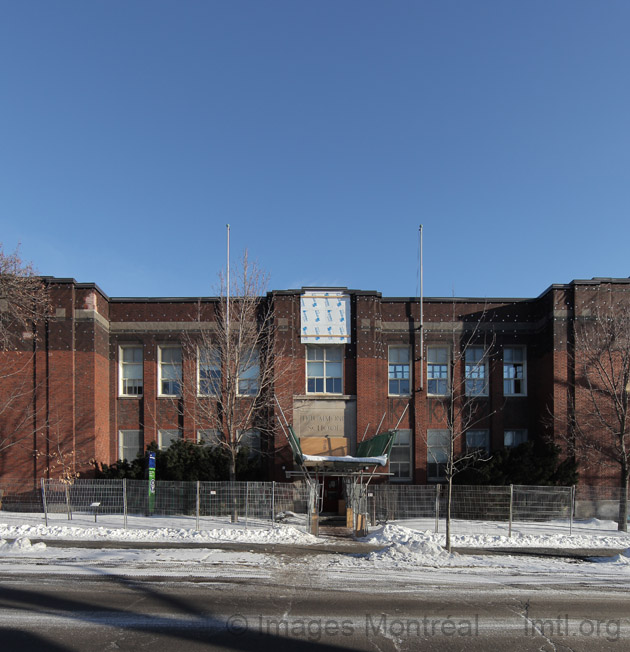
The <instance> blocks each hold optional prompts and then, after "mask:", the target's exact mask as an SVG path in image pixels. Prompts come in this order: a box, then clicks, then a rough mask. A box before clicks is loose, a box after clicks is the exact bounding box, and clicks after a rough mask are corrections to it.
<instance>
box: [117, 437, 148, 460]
mask: <svg viewBox="0 0 630 652" xmlns="http://www.w3.org/2000/svg"><path fill="white" fill-rule="evenodd" d="M143 452H144V437H143V434H142V430H120V431H119V432H118V459H120V460H127V461H128V462H133V460H135V459H136V457H138V455H141V454H142V453H143Z"/></svg>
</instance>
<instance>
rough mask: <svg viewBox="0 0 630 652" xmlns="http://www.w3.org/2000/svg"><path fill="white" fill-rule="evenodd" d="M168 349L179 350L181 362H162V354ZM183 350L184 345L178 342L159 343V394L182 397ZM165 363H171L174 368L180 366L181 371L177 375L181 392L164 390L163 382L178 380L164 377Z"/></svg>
mask: <svg viewBox="0 0 630 652" xmlns="http://www.w3.org/2000/svg"><path fill="white" fill-rule="evenodd" d="M167 350H178V351H179V355H180V360H181V361H180V362H179V363H177V364H174V363H172V362H162V355H163V353H164V351H167ZM183 362H184V360H183V351H182V347H181V346H179V345H178V344H159V345H158V396H167V397H180V396H181V395H182V368H183ZM165 365H170V366H172V367H173V368H175V369H177V368H178V367H179V373H178V374H177V376H178V377H179V378H178V380H179V392H177V393H164V392H163V391H162V389H163V384H162V383H163V382H177V381H176V380H175V381H174V380H173V379H171V378H163V377H162V375H163V369H164V366H165Z"/></svg>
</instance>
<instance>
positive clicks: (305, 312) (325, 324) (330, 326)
mask: <svg viewBox="0 0 630 652" xmlns="http://www.w3.org/2000/svg"><path fill="white" fill-rule="evenodd" d="M300 308H301V312H302V324H301V326H302V329H301V334H302V342H303V343H306V344H348V343H349V342H350V323H349V321H350V297H349V296H348V295H347V294H344V293H343V292H335V291H332V292H327V291H325V290H319V291H310V292H304V294H302V297H301V299H300Z"/></svg>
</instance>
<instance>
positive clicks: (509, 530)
mask: <svg viewBox="0 0 630 652" xmlns="http://www.w3.org/2000/svg"><path fill="white" fill-rule="evenodd" d="M513 509H514V485H513V484H511V485H510V518H509V520H510V523H509V526H508V538H510V539H511V538H512V517H513V513H512V512H513Z"/></svg>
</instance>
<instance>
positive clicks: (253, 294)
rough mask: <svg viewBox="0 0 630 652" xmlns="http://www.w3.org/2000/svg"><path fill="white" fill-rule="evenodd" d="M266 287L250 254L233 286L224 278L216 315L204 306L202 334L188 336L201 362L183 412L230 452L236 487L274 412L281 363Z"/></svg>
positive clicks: (189, 382) (190, 378)
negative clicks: (242, 454) (247, 450)
mask: <svg viewBox="0 0 630 652" xmlns="http://www.w3.org/2000/svg"><path fill="white" fill-rule="evenodd" d="M266 287H267V277H266V275H265V274H264V273H263V272H262V271H261V270H260V269H259V268H258V267H257V266H256V264H254V263H251V262H250V261H249V260H248V258H247V254H245V256H244V258H243V261H242V264H241V265H240V267H239V268H238V269H237V270H231V275H230V280H229V286H228V280H227V278H225V277H221V287H220V298H219V301H218V303H216V304H213V306H214V309H213V314H207V313H204V310H206V311H207V310H208V309H209V308H208V306H202V305H201V304H200V305H199V310H198V317H197V319H198V321H199V328H198V329H197V331H196V332H192V333H186V334H185V335H184V336H183V337H184V349H185V351H186V353H187V354H186V357H187V358H188V359H193V360H196V361H197V369H196V373H189V374H187V376H185V377H184V392H183V395H184V401H183V408H182V409H183V410H185V411H186V413H187V414H188V415H189V416H192V417H193V420H194V422H195V425H196V427H197V428H198V429H199V430H201V431H202V432H204V431H205V432H206V433H207V434H208V437H207V440H208V441H209V442H210V443H213V444H215V445H217V446H220V447H221V448H223V449H224V450H225V451H226V452H227V454H228V458H229V478H230V481H232V482H233V481H235V479H236V460H237V456H238V453H239V451H240V450H241V448H242V447H244V446H246V445H247V446H250V447H251V446H252V444H253V443H254V441H253V437H252V435H253V433H264V432H265V430H266V429H267V428H268V427H269V422H268V417H269V414H270V413H272V409H273V391H274V387H273V385H274V382H275V381H276V379H277V372H278V363H277V361H276V356H274V351H273V350H272V347H273V346H274V316H273V306H272V303H271V300H270V298H269V297H267V296H266ZM210 309H212V306H210ZM276 353H277V351H276Z"/></svg>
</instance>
